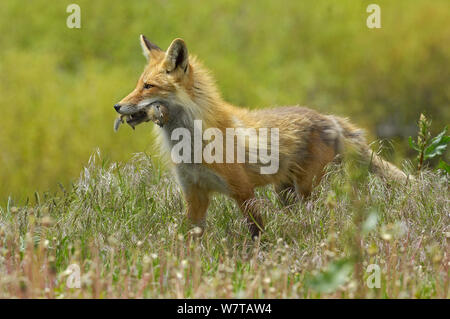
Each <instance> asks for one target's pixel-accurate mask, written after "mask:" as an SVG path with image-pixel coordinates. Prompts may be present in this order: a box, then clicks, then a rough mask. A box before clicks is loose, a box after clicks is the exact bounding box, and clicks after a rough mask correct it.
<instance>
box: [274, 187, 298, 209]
mask: <svg viewBox="0 0 450 319" xmlns="http://www.w3.org/2000/svg"><path fill="white" fill-rule="evenodd" d="M275 192H276V193H277V195H278V198H279V199H280V202H281V204H283V206H288V205H290V204H293V203H295V202H296V201H297V195H296V189H295V185H294V184H292V183H281V184H278V185H275Z"/></svg>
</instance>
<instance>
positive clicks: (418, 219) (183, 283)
mask: <svg viewBox="0 0 450 319" xmlns="http://www.w3.org/2000/svg"><path fill="white" fill-rule="evenodd" d="M448 182H449V181H448V176H445V175H442V174H439V173H437V172H432V171H428V170H426V169H425V170H424V171H422V172H421V173H420V175H419V176H417V182H415V183H410V184H409V185H406V186H405V185H397V184H392V183H390V184H388V183H386V182H385V181H382V180H380V179H379V178H378V177H375V176H372V175H368V173H367V172H366V169H364V168H362V169H356V168H355V166H353V165H351V164H349V165H344V166H334V167H330V168H329V170H328V172H327V174H326V177H325V179H324V181H323V182H322V183H321V184H320V185H319V187H317V188H316V189H315V190H314V193H313V194H312V196H311V198H310V199H309V200H307V201H305V202H299V203H296V204H293V205H291V206H289V207H282V206H281V205H280V203H279V201H278V199H277V198H276V196H275V195H274V193H273V192H272V190H271V189H270V188H263V189H260V190H259V191H258V200H259V201H261V202H262V203H263V205H261V206H262V207H263V216H264V219H265V220H266V231H265V232H264V233H263V235H262V237H261V238H260V239H259V240H257V241H252V240H251V239H250V235H249V233H248V230H247V228H246V224H245V221H244V218H243V217H242V216H241V215H240V214H239V212H238V210H237V208H236V207H235V204H234V203H233V202H232V201H230V200H229V199H227V198H225V197H222V196H217V197H215V198H214V200H213V201H212V205H211V207H210V209H209V213H208V218H207V228H206V231H205V233H204V235H203V237H201V238H199V239H198V238H196V236H194V235H195V234H193V230H192V229H191V226H190V225H189V223H188V222H187V220H186V219H185V217H184V213H183V203H182V200H181V196H180V192H179V189H178V186H177V185H176V184H175V183H174V180H173V178H172V177H170V176H168V175H167V174H166V173H165V172H164V171H161V169H160V168H159V167H158V166H157V165H156V164H155V162H153V160H152V158H151V157H149V156H147V155H144V154H137V155H135V156H134V158H133V160H131V161H130V162H128V163H126V164H117V163H108V162H106V161H104V160H102V157H101V156H100V155H99V154H94V155H93V156H92V157H91V159H90V161H89V164H88V165H87V166H86V167H85V169H84V171H83V173H82V174H81V176H80V178H79V179H78V181H77V182H76V183H75V184H74V187H73V188H72V189H61V190H60V191H58V192H56V193H46V194H42V195H40V196H36V201H37V204H36V205H27V206H15V204H14V203H13V202H9V204H8V206H6V207H3V208H1V210H0V297H2V298H11V297H22V298H29V297H49V298H71V297H75V298H78V297H84V298H91V297H94V298H147V297H151V298H163V297H172V298H185V297H188V298H219V297H220V298H230V297H238V298H243V297H248V298H254V297H259V298H304V297H305V298H325V297H327V298H328V297H331V298H337V297H342V298H352V297H361V298H369V297H375V298H448V297H450V295H449V291H448V287H449V268H448V265H449V256H448V241H449V240H450V239H449V238H450V229H449V225H450V220H449V218H450V216H449V211H450V207H449V206H450V205H449V198H448ZM72 264H76V265H78V266H79V267H80V270H81V288H79V289H78V288H67V280H68V276H70V271H67V268H68V267H69V266H70V265H72ZM370 264H376V265H378V266H379V267H380V270H381V277H380V278H381V286H380V288H369V287H368V285H367V283H366V282H367V280H368V278H369V276H370V275H371V273H370V272H367V267H368V265H370Z"/></svg>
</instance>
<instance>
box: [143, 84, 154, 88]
mask: <svg viewBox="0 0 450 319" xmlns="http://www.w3.org/2000/svg"><path fill="white" fill-rule="evenodd" d="M152 87H154V85H153V84H150V83H144V89H151V88H152Z"/></svg>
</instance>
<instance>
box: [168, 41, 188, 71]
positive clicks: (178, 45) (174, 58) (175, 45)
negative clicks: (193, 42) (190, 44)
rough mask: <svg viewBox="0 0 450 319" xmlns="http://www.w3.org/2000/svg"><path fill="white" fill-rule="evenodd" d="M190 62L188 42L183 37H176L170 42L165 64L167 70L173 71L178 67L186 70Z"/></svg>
mask: <svg viewBox="0 0 450 319" xmlns="http://www.w3.org/2000/svg"><path fill="white" fill-rule="evenodd" d="M188 64H189V56H188V50H187V47H186V44H185V43H184V41H183V40H182V39H175V40H173V41H172V43H171V44H170V46H169V48H168V49H167V52H166V58H165V61H164V66H165V68H166V71H167V72H172V71H174V70H176V69H178V68H179V69H180V70H183V71H184V72H186V70H187V67H188Z"/></svg>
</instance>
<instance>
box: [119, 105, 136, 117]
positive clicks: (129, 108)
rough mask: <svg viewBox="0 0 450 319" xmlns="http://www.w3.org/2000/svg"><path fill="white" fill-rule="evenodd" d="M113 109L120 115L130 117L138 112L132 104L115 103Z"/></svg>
mask: <svg viewBox="0 0 450 319" xmlns="http://www.w3.org/2000/svg"><path fill="white" fill-rule="evenodd" d="M114 109H115V110H116V112H117V113H119V114H122V115H131V114H133V113H136V112H137V111H138V109H137V108H136V105H133V104H121V103H116V104H114Z"/></svg>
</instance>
